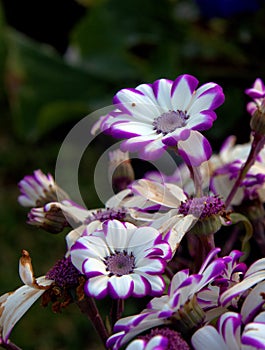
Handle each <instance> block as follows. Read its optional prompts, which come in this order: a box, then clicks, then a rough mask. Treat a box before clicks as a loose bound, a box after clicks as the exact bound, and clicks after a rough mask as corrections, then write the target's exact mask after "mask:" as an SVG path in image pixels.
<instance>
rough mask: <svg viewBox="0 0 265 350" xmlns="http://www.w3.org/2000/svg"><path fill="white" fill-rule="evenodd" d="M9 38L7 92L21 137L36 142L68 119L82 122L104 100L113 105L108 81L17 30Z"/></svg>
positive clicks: (16, 128) (15, 124)
mask: <svg viewBox="0 0 265 350" xmlns="http://www.w3.org/2000/svg"><path fill="white" fill-rule="evenodd" d="M7 39H8V40H7V41H8V62H7V81H8V85H7V89H8V94H9V101H10V107H11V112H12V117H13V124H14V129H15V131H16V133H17V135H18V136H19V137H23V138H24V139H26V140H30V141H35V140H37V139H38V138H40V137H41V136H42V135H43V134H44V133H45V132H47V131H48V130H51V129H52V128H54V127H56V126H58V125H59V123H63V122H64V121H65V120H69V119H73V120H79V119H80V118H81V117H82V115H86V114H88V113H89V112H90V111H91V110H93V108H95V107H96V105H97V104H99V101H100V98H102V101H106V99H107V97H108V96H109V103H110V101H111V97H110V95H109V92H108V91H107V87H106V84H105V83H104V81H103V82H102V81H101V80H100V79H97V78H96V77H95V76H93V75H92V74H91V73H88V72H87V70H86V69H84V68H82V67H80V66H74V65H70V64H69V63H67V62H66V61H65V60H64V59H63V58H62V57H61V56H60V55H59V54H57V53H56V52H55V51H54V50H53V49H52V48H51V47H50V46H47V45H43V44H39V43H37V42H34V41H33V40H30V39H29V38H27V37H26V36H24V35H22V34H20V33H18V32H16V31H13V30H10V31H9V33H8V37H7ZM103 106H104V105H103ZM101 107H102V106H101Z"/></svg>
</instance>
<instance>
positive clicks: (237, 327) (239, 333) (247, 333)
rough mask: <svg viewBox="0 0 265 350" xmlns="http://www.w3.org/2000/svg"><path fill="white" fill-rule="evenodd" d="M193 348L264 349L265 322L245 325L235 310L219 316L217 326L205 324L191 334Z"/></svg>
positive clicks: (203, 349)
mask: <svg viewBox="0 0 265 350" xmlns="http://www.w3.org/2000/svg"><path fill="white" fill-rule="evenodd" d="M192 345H193V347H194V349H195V350H212V349H216V350H257V349H265V323H262V322H257V321H254V322H251V323H248V324H247V325H246V326H245V327H244V325H243V323H242V317H241V315H240V314H238V313H236V312H226V313H224V314H223V315H221V316H220V318H219V319H218V322H217V328H215V327H214V326H212V325H206V326H204V327H202V328H200V329H199V330H198V331H197V332H195V334H194V335H193V336H192Z"/></svg>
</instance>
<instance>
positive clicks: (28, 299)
mask: <svg viewBox="0 0 265 350" xmlns="http://www.w3.org/2000/svg"><path fill="white" fill-rule="evenodd" d="M19 274H20V278H21V280H22V282H23V283H24V285H23V286H22V287H20V288H18V289H17V290H15V291H14V292H9V293H6V294H4V295H2V296H1V297H0V310H1V312H0V344H8V342H9V337H10V334H11V331H12V329H13V328H14V326H15V325H16V323H17V322H18V321H19V320H20V319H21V318H22V317H23V315H24V314H25V313H26V312H27V311H28V309H29V308H30V307H31V306H32V305H33V304H34V302H35V301H36V300H37V299H38V298H40V297H41V296H42V295H43V293H44V292H45V291H46V290H47V289H49V288H50V287H51V285H52V284H53V282H54V281H53V280H52V279H48V278H46V277H45V276H41V277H38V278H35V277H34V273H33V269H32V265H31V258H30V256H29V253H28V252H27V251H26V250H23V251H22V257H21V258H20V260H19Z"/></svg>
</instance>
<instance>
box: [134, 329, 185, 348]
mask: <svg viewBox="0 0 265 350" xmlns="http://www.w3.org/2000/svg"><path fill="white" fill-rule="evenodd" d="M156 335H162V336H163V337H165V338H167V340H168V345H167V347H166V350H189V349H190V347H189V345H188V344H187V343H186V341H185V340H184V339H183V338H182V336H181V334H180V333H179V332H176V331H174V330H173V329H170V328H167V327H164V328H154V329H152V330H151V331H150V333H148V334H146V335H144V336H140V337H139V338H140V339H144V340H146V341H149V340H150V339H152V338H153V337H155V336H156Z"/></svg>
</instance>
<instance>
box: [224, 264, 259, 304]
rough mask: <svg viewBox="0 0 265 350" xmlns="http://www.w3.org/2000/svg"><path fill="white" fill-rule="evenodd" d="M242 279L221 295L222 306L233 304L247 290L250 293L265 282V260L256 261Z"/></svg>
mask: <svg viewBox="0 0 265 350" xmlns="http://www.w3.org/2000/svg"><path fill="white" fill-rule="evenodd" d="M242 272H243V271H242ZM241 278H242V280H241V282H238V283H235V284H234V285H232V286H231V288H229V289H227V290H226V291H224V292H223V293H222V294H221V296H220V303H221V305H222V306H227V305H229V304H231V303H232V302H233V300H235V299H239V297H240V296H242V295H243V294H244V293H245V292H246V291H247V290H249V291H250V290H251V288H252V287H253V286H255V285H256V284H258V283H260V282H261V281H264V280H265V258H262V259H258V260H256V261H255V262H254V263H253V264H252V265H251V266H250V267H249V268H248V269H247V270H246V272H245V274H243V275H242V276H241Z"/></svg>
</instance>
